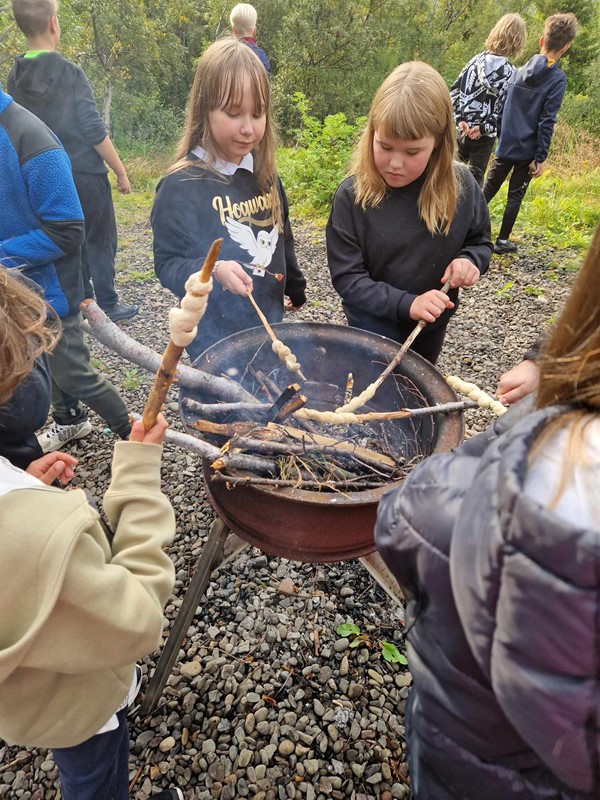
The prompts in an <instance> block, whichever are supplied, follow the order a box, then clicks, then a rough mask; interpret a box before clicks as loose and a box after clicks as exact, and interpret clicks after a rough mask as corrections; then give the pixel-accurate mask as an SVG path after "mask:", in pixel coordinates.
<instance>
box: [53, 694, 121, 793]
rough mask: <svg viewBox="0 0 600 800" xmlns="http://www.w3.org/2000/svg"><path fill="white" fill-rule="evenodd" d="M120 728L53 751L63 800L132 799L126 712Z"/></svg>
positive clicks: (119, 716) (118, 715)
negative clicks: (130, 793) (130, 794)
mask: <svg viewBox="0 0 600 800" xmlns="http://www.w3.org/2000/svg"><path fill="white" fill-rule="evenodd" d="M117 719H118V720H119V727H118V728H116V729H115V730H114V731H107V732H106V733H98V734H96V735H95V736H92V737H91V738H90V739H88V740H87V741H85V742H82V743H81V744H78V745H75V746H74V747H57V748H55V749H53V750H52V757H53V758H54V763H55V764H56V766H57V767H58V772H59V775H60V786H61V790H62V797H63V800H129V769H128V764H127V762H128V758H129V730H128V727H127V709H126V708H124V709H123V710H122V711H119V713H118V714H117Z"/></svg>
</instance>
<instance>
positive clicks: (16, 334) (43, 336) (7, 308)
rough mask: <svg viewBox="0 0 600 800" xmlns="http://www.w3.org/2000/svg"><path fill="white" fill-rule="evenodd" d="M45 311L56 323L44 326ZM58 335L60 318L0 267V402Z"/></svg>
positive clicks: (10, 393)
mask: <svg viewBox="0 0 600 800" xmlns="http://www.w3.org/2000/svg"><path fill="white" fill-rule="evenodd" d="M48 314H51V315H52V316H53V317H54V319H55V322H56V324H55V325H54V326H53V327H50V326H49V325H48ZM59 338H60V321H59V320H58V317H57V316H56V314H55V313H54V311H53V310H52V309H51V308H50V307H49V306H48V305H47V304H46V303H45V302H44V300H43V299H42V297H41V296H40V295H39V294H37V292H35V291H34V290H33V289H30V288H29V286H27V285H26V284H25V283H24V281H22V280H20V279H19V278H16V277H14V276H13V275H11V273H10V270H8V269H5V268H4V267H2V266H0V364H2V370H1V371H0V405H3V404H4V403H6V402H7V401H8V400H10V397H11V395H12V394H13V392H14V391H15V389H16V388H17V386H18V385H19V384H20V383H21V382H22V381H23V380H24V379H25V378H26V377H27V376H28V375H29V373H30V372H31V370H32V369H33V365H34V363H35V360H36V359H37V358H38V357H39V356H40V355H41V354H42V353H49V352H50V351H51V350H52V348H53V347H54V345H55V344H56V342H57V341H58V339H59Z"/></svg>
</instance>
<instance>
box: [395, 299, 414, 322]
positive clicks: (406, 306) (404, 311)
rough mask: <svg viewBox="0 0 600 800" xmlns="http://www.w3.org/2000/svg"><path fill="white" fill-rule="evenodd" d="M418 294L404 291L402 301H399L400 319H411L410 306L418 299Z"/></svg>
mask: <svg viewBox="0 0 600 800" xmlns="http://www.w3.org/2000/svg"><path fill="white" fill-rule="evenodd" d="M417 297H418V295H416V294H411V293H410V292H404V295H403V297H402V299H401V300H400V302H399V303H398V319H399V320H406V321H409V320H410V318H411V317H410V307H411V306H412V304H413V303H414V302H415V300H416V299H417Z"/></svg>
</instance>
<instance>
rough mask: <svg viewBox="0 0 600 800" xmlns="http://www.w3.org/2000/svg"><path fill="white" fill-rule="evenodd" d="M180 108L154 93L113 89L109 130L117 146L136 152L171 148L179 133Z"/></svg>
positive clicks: (180, 121) (181, 115)
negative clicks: (114, 90) (134, 92)
mask: <svg viewBox="0 0 600 800" xmlns="http://www.w3.org/2000/svg"><path fill="white" fill-rule="evenodd" d="M182 124H183V112H182V111H179V110H178V109H175V108H173V107H172V106H167V105H164V104H161V103H160V101H159V100H158V98H157V97H155V96H151V95H150V96H149V95H136V94H131V93H129V92H127V91H123V93H115V98H114V101H113V107H112V133H113V137H114V139H115V141H116V143H117V145H118V146H120V147H126V148H127V149H129V150H135V151H137V152H140V153H146V152H153V151H155V150H159V149H166V148H171V147H172V146H173V144H174V142H175V141H176V140H177V138H178V137H179V135H180V133H181V127H182Z"/></svg>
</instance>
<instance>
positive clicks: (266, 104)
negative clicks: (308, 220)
mask: <svg viewBox="0 0 600 800" xmlns="http://www.w3.org/2000/svg"><path fill="white" fill-rule="evenodd" d="M246 79H247V80H248V81H249V82H250V90H251V92H252V97H253V98H254V103H255V109H256V113H257V114H263V113H264V114H265V116H266V124H265V133H264V136H263V137H262V139H261V140H260V142H259V143H258V145H257V146H256V148H255V150H254V153H253V155H254V174H255V176H256V180H257V182H258V185H259V187H260V189H261V190H262V191H263V192H265V193H269V194H270V195H271V199H272V210H273V219H274V222H275V223H276V224H277V225H278V226H281V216H282V213H281V202H280V199H279V191H278V188H277V173H276V154H277V137H276V134H275V126H274V123H273V117H272V112H271V86H270V81H269V76H268V74H267V71H266V69H265V68H264V66H263V65H262V64H261V62H260V59H259V58H258V56H257V55H256V54H255V53H254V52H253V51H252V50H251V49H250V48H249V47H248V46H247V45H246V44H244V43H243V42H241V41H240V40H239V39H236V38H235V37H233V36H227V37H225V38H223V39H219V41H217V42H214V43H213V44H211V45H210V47H208V48H207V49H206V51H205V52H204V53H203V55H202V57H201V58H200V60H199V61H198V67H197V69H196V74H195V76H194V82H193V84H192V88H191V90H190V94H189V97H188V104H187V111H186V119H185V124H184V128H183V134H182V136H181V139H180V140H179V144H178V145H177V149H176V151H175V161H174V163H173V165H172V166H171V169H170V170H169V172H176V171H179V170H182V169H186V168H187V167H189V165H190V162H189V160H188V154H189V153H190V151H191V150H193V149H194V148H195V147H198V146H199V147H201V148H202V149H203V150H205V151H206V153H207V154H208V157H209V159H210V160H209V162H208V163H207V166H208V167H209V168H212V167H214V164H215V162H216V161H217V159H218V155H217V152H218V149H217V146H216V143H215V140H214V137H213V134H212V131H211V129H210V124H209V117H208V115H209V112H210V111H214V110H215V109H218V108H227V107H228V106H230V105H234V104H236V103H239V102H240V99H241V97H242V93H243V91H244V84H245V82H246Z"/></svg>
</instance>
